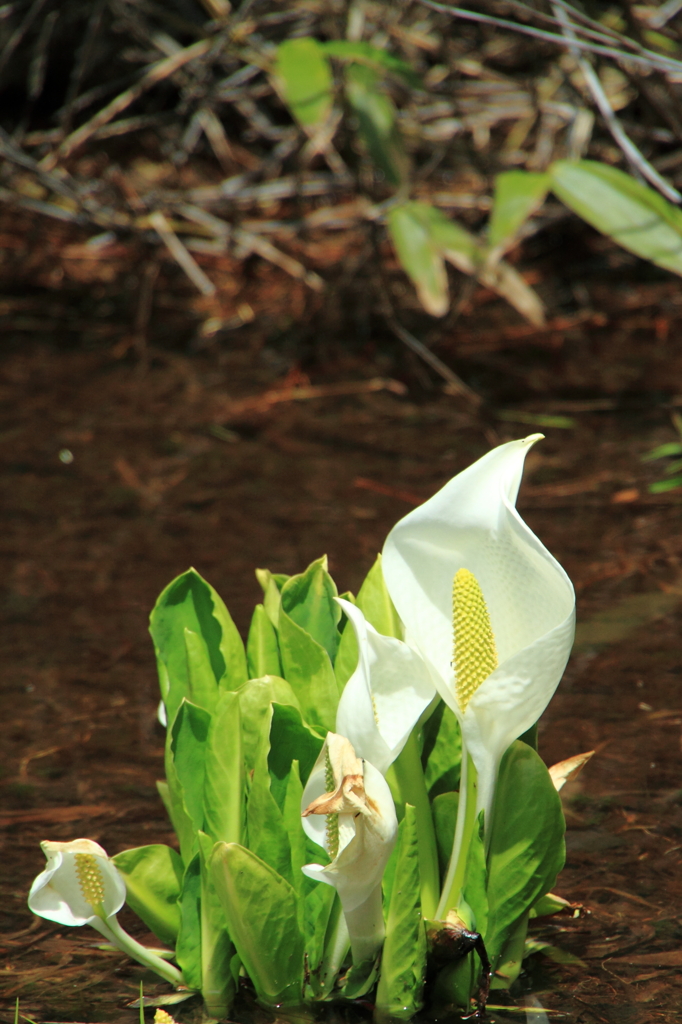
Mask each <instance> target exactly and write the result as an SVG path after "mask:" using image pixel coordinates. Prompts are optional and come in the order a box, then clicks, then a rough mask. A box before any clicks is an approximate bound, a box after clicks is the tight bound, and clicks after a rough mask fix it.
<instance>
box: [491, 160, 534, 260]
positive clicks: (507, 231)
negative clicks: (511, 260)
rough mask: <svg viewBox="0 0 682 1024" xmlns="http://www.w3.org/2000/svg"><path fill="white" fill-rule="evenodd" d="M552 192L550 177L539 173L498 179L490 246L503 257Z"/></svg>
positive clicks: (506, 173)
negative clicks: (524, 225) (519, 232)
mask: <svg viewBox="0 0 682 1024" xmlns="http://www.w3.org/2000/svg"><path fill="white" fill-rule="evenodd" d="M548 191H549V175H548V174H545V173H538V172H535V171H503V172H502V174H498V175H497V178H496V179H495V195H494V196H493V209H492V213H491V215H490V222H489V224H488V245H489V246H490V248H491V249H492V250H493V251H495V252H496V253H497V254H499V255H502V253H503V252H505V251H506V250H507V249H509V247H510V246H511V245H512V244H513V242H514V240H515V238H516V235H517V232H518V231H519V229H520V228H521V227H522V226H523V224H525V222H526V221H527V220H528V218H529V217H531V216H532V215H533V214H534V213H535V211H536V210H538V209H539V208H540V206H542V204H543V203H544V201H545V196H546V195H547V192H548Z"/></svg>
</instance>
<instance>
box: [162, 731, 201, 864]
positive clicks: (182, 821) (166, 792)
mask: <svg viewBox="0 0 682 1024" xmlns="http://www.w3.org/2000/svg"><path fill="white" fill-rule="evenodd" d="M165 766H166V780H167V781H165V782H162V781H158V782H157V783H156V788H157V790H158V793H159V796H160V797H161V799H162V801H163V806H164V807H165V808H166V812H167V814H168V817H169V818H170V820H171V824H172V826H173V829H174V831H175V834H176V836H177V837H178V842H179V843H180V856H181V858H182V863H183V864H184V865H187V864H189V862H190V860H191V859H192V857H193V856H194V839H195V828H194V822H193V821H192V819H191V817H190V816H189V813H188V811H187V808H186V807H185V801H184V798H183V794H182V786H181V785H180V782H179V780H178V773H177V772H176V770H175V765H174V764H173V753H172V751H171V739H170V737H167V739H166V751H165Z"/></svg>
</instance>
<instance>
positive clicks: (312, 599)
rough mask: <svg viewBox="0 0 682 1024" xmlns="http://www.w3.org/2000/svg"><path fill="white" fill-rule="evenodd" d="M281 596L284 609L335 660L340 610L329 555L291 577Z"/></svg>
mask: <svg viewBox="0 0 682 1024" xmlns="http://www.w3.org/2000/svg"><path fill="white" fill-rule="evenodd" d="M281 593H282V609H283V610H284V611H285V612H286V613H287V615H288V616H289V617H290V618H291V619H292V620H293V621H294V622H295V623H296V624H297V625H299V626H300V627H301V629H304V630H305V631H306V633H309V634H310V636H311V637H312V638H313V640H316V641H317V642H318V644H321V645H322V647H324V649H325V650H326V652H327V654H328V655H329V657H330V658H331V660H332V661H333V660H334V657H335V656H336V651H337V648H338V646H339V631H338V624H339V621H340V619H341V608H340V607H339V605H338V604H337V603H336V600H335V598H336V597H337V595H338V591H337V589H336V584H335V583H334V580H333V579H332V578H331V576H330V575H329V572H328V571H327V556H326V555H323V556H322V558H318V559H317V560H316V561H315V562H311V564H310V565H309V566H308V568H307V569H306V570H305V572H302V573H300V574H299V575H298V576H290V577H289V579H288V580H287V581H286V583H285V584H284V586H283V587H282V591H281Z"/></svg>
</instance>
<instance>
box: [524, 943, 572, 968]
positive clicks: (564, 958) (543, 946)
mask: <svg viewBox="0 0 682 1024" xmlns="http://www.w3.org/2000/svg"><path fill="white" fill-rule="evenodd" d="M535 953H542V954H543V955H544V956H546V957H547V958H548V959H549V960H553V961H554V963H555V964H570V965H572V966H574V967H587V964H586V963H585V961H584V960H581V959H580V957H578V956H575V955H574V954H573V953H569V952H568V950H567V949H561V948H560V947H559V946H553V945H552V944H551V943H550V942H546V941H545V940H544V939H536V938H527V939H526V942H525V945H524V949H523V959H524V960H525V959H526V957H527V956H533V954H535Z"/></svg>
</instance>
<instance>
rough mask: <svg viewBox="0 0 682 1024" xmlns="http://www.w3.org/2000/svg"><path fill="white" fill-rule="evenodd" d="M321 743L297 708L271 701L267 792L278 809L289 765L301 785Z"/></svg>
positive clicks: (310, 769)
mask: <svg viewBox="0 0 682 1024" xmlns="http://www.w3.org/2000/svg"><path fill="white" fill-rule="evenodd" d="M322 742H323V741H322V738H321V737H320V736H318V735H316V733H314V732H313V731H312V730H311V729H309V728H308V726H307V725H305V723H304V722H303V720H302V718H301V714H300V712H299V711H298V709H297V708H295V707H292V706H291V705H286V704H277V703H274V702H273V704H272V720H271V724H270V752H269V754H268V768H269V770H270V778H271V791H272V794H273V796H274V797H275V799H276V801H277V803H278V805H279V806H280V807H283V806H284V794H285V791H286V789H287V786H288V781H287V780H288V777H289V772H290V771H291V765H292V762H293V761H298V763H299V769H300V777H301V780H302V782H303V783H304V784H305V783H306V782H307V781H308V777H309V775H310V772H311V771H312V768H313V765H314V764H315V761H316V760H317V756H318V754H319V753H320V750H321V749H322ZM299 812H300V808H299Z"/></svg>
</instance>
